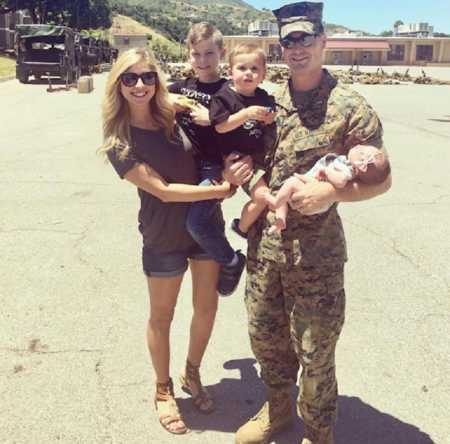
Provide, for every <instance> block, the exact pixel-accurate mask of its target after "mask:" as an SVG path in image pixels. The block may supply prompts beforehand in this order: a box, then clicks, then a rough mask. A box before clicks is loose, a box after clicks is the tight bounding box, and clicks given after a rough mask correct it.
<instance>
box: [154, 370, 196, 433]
mask: <svg viewBox="0 0 450 444" xmlns="http://www.w3.org/2000/svg"><path fill="white" fill-rule="evenodd" d="M155 408H156V411H157V412H158V417H159V422H160V423H161V425H162V426H163V427H164V428H165V429H166V430H167V431H168V432H170V433H173V434H174V435H183V434H184V433H186V432H187V431H188V428H187V427H186V424H185V423H184V421H183V418H182V416H181V414H180V411H179V410H178V406H177V402H176V401H175V397H174V393H173V382H172V378H169V380H168V381H167V382H162V383H161V382H157V383H156V394H155ZM174 423H179V424H181V427H178V428H176V427H171V424H174Z"/></svg>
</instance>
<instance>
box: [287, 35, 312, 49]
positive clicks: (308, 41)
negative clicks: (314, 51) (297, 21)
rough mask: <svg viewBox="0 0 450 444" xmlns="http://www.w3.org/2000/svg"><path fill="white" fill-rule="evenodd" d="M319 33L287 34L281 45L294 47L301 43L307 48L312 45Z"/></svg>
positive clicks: (289, 47) (288, 47)
mask: <svg viewBox="0 0 450 444" xmlns="http://www.w3.org/2000/svg"><path fill="white" fill-rule="evenodd" d="M316 37H317V34H302V35H301V36H300V37H290V36H287V37H285V38H284V39H281V40H280V45H281V46H282V47H283V48H286V49H292V48H293V47H294V45H295V44H296V43H300V46H303V47H304V48H307V47H309V46H312V44H313V43H314V40H315V38H316Z"/></svg>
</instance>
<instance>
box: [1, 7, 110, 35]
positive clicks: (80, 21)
mask: <svg viewBox="0 0 450 444" xmlns="http://www.w3.org/2000/svg"><path fill="white" fill-rule="evenodd" d="M0 1H1V2H2V4H4V6H6V7H9V8H10V9H12V10H13V11H15V10H18V9H27V10H28V11H29V13H30V15H31V18H32V20H33V23H57V24H61V25H68V26H71V27H73V28H77V29H81V28H98V27H104V28H108V27H110V26H111V6H110V4H109V0H0Z"/></svg>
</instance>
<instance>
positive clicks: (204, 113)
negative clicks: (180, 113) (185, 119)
mask: <svg viewBox="0 0 450 444" xmlns="http://www.w3.org/2000/svg"><path fill="white" fill-rule="evenodd" d="M191 118H192V121H193V122H194V123H196V124H197V125H200V126H209V125H211V121H210V120H209V110H208V108H206V107H205V106H203V105H202V104H201V103H198V104H197V105H196V106H195V107H194V108H193V109H192V111H191Z"/></svg>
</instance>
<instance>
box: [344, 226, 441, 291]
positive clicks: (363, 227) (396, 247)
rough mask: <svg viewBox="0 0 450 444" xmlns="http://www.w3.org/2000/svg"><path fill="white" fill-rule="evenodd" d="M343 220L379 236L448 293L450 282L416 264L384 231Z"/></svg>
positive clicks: (398, 254)
mask: <svg viewBox="0 0 450 444" xmlns="http://www.w3.org/2000/svg"><path fill="white" fill-rule="evenodd" d="M343 220H344V221H345V223H347V224H349V225H353V226H354V227H358V228H360V229H362V230H364V231H366V232H368V233H370V234H373V235H374V236H377V237H379V238H381V239H382V240H384V241H385V243H386V244H387V245H388V246H389V247H390V248H391V249H392V250H393V251H394V253H395V254H397V256H399V257H401V258H402V259H404V260H405V261H406V262H408V263H409V264H410V265H412V266H413V267H414V268H415V269H416V270H417V271H419V272H421V273H423V274H424V275H425V276H427V277H429V278H431V279H434V280H437V281H438V282H440V283H442V284H443V285H444V287H445V288H446V289H447V292H448V293H449V295H450V284H449V282H448V281H447V279H446V278H445V277H444V276H439V275H436V274H433V273H432V272H430V271H429V270H425V269H423V268H422V267H421V265H420V264H418V263H417V262H415V261H414V260H413V259H412V257H410V256H409V255H408V254H407V253H405V252H403V251H402V250H401V249H400V247H398V246H397V241H396V240H395V239H392V238H389V237H387V236H386V235H385V233H379V232H378V231H375V230H373V229H371V228H369V227H367V226H366V225H361V224H358V223H355V222H353V221H351V220H348V219H346V218H343Z"/></svg>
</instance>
